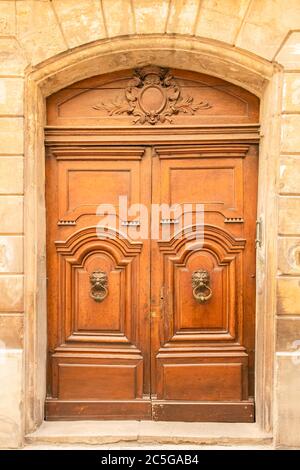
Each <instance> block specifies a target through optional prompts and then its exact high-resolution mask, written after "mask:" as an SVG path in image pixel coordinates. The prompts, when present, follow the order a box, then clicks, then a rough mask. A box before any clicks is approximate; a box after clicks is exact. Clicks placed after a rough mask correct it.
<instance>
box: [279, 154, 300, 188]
mask: <svg viewBox="0 0 300 470" xmlns="http://www.w3.org/2000/svg"><path fill="white" fill-rule="evenodd" d="M279 192H280V194H295V195H296V194H297V195H300V155H286V156H283V157H282V158H281V159H280V173H279Z"/></svg>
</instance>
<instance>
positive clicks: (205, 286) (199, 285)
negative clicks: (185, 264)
mask: <svg viewBox="0 0 300 470" xmlns="http://www.w3.org/2000/svg"><path fill="white" fill-rule="evenodd" d="M192 288H193V296H194V299H196V300H197V302H199V303H201V304H203V303H204V302H207V301H208V300H209V299H210V298H211V296H212V290H211V287H210V275H209V273H208V271H205V270H204V269H198V270H197V271H194V272H193V274H192Z"/></svg>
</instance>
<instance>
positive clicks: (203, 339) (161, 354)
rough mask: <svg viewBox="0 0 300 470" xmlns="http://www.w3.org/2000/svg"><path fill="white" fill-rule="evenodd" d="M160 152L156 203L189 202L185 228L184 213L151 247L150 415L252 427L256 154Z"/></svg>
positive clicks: (215, 148)
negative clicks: (202, 218) (200, 222)
mask: <svg viewBox="0 0 300 470" xmlns="http://www.w3.org/2000/svg"><path fill="white" fill-rule="evenodd" d="M154 155H155V156H154V157H153V176H152V178H153V190H152V194H153V202H154V203H157V204H168V205H173V204H179V205H180V207H181V208H182V209H183V206H184V204H189V206H186V207H185V215H186V212H191V213H192V215H191V218H190V223H189V225H187V224H186V222H183V217H184V216H183V215H181V214H180V213H179V215H178V213H177V215H175V216H173V218H172V217H170V219H169V220H168V219H167V220H164V219H162V221H161V237H160V238H161V240H160V241H155V240H153V241H152V248H151V256H152V280H151V282H152V295H151V300H152V307H151V308H152V311H153V312H154V313H153V314H152V335H151V337H152V398H153V400H154V401H153V417H154V419H157V420H178V421H197V420H199V421H253V420H254V405H253V349H254V344H253V342H254V311H255V308H254V299H255V246H254V239H255V211H256V200H255V194H256V172H257V149H256V147H255V146H249V145H248V144H245V145H228V144H226V145H211V146H205V145H202V146H181V147H180V146H178V147H171V146H169V147H157V148H156V151H155V152H154ZM249 195H251V197H249ZM199 203H202V204H203V210H204V220H203V224H204V225H203V226H201V225H200V226H199V225H197V223H198V221H199V219H197V216H199V214H197V211H198V212H199V211H200V210H201V206H200V207H197V206H196V204H199ZM200 221H201V218H200ZM181 222H182V223H181ZM169 225H171V226H172V228H170V232H169V233H170V236H169V239H168V237H167V238H166V237H163V236H162V231H163V230H165V229H166V226H167V228H168V229H169V227H168V226H169ZM182 227H185V230H184V231H182Z"/></svg>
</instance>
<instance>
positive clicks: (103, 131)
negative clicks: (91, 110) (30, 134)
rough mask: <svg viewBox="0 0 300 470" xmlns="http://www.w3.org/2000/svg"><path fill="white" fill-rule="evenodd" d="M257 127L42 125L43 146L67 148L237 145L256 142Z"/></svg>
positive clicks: (256, 125) (258, 127) (257, 135)
mask: <svg viewBox="0 0 300 470" xmlns="http://www.w3.org/2000/svg"><path fill="white" fill-rule="evenodd" d="M259 129H260V126H259V124H241V125H213V126H212V125H208V126H204V125H203V126H172V129H170V128H169V127H162V126H155V128H152V127H140V128H139V129H138V132H137V130H136V128H132V127H122V128H120V127H119V128H116V127H102V128H99V127H88V126H87V127H63V126H46V127H45V143H46V146H56V145H58V146H61V147H64V146H68V145H75V144H77V145H84V146H91V145H101V144H102V145H116V138H117V139H118V140H117V142H118V144H123V143H124V144H126V143H132V144H135V145H136V144H138V143H140V144H144V143H147V144H149V145H151V144H158V143H160V144H168V143H169V144H170V143H171V142H172V143H177V142H179V143H189V144H197V143H199V142H205V143H208V142H211V143H216V141H217V142H218V143H222V142H228V141H230V142H239V143H248V142H249V143H258V142H259V137H260V134H259Z"/></svg>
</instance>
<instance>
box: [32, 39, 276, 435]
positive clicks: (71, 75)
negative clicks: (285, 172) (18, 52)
mask: <svg viewBox="0 0 300 470" xmlns="http://www.w3.org/2000/svg"><path fill="white" fill-rule="evenodd" d="M156 39H157V43H156V48H155V49H154V48H153V41H154V39H153V38H143V39H142V40H141V39H140V38H139V39H138V40H137V39H136V38H123V39H118V40H116V41H115V42H114V44H113V47H112V46H111V44H110V42H107V41H103V42H100V43H96V44H90V45H87V46H85V47H83V48H80V50H74V51H72V52H67V53H65V54H61V55H59V56H57V57H55V58H54V59H53V60H51V61H50V62H46V63H43V64H41V65H40V66H39V67H37V68H36V69H35V70H32V69H30V70H27V72H26V76H25V84H26V85H25V87H26V93H25V96H26V102H25V135H26V138H25V311H26V315H25V338H24V349H25V352H24V358H25V367H24V382H23V383H24V386H23V390H24V407H25V408H24V413H23V414H24V429H25V433H28V432H30V431H32V430H34V429H36V428H37V427H38V426H39V425H40V424H41V423H42V421H43V416H44V415H43V403H44V398H45V391H46V347H45V345H46V341H45V339H46V337H47V335H46V319H47V312H46V275H45V273H46V270H45V259H46V258H45V227H46V225H45V201H44V184H45V169H44V133H43V126H44V123H45V114H46V113H45V98H46V97H47V96H49V95H50V94H52V93H54V92H56V91H58V90H59V89H62V88H65V87H66V86H68V85H69V84H70V83H74V82H76V81H79V80H82V79H84V78H87V77H90V76H93V75H98V74H99V72H101V73H105V72H107V71H116V70H119V69H122V68H131V67H136V66H141V65H146V64H147V63H156V64H159V65H161V66H164V67H170V66H171V67H177V68H182V67H183V65H184V68H185V69H188V70H191V71H195V72H202V73H206V74H207V75H212V76H218V77H219V78H223V79H225V80H227V81H231V82H232V83H235V84H237V85H239V86H241V87H243V88H245V89H248V90H249V91H250V92H252V93H254V94H256V95H257V96H259V97H260V98H262V101H261V129H262V133H261V137H262V138H261V147H260V158H259V183H258V200H259V202H258V216H259V218H260V219H261V220H262V222H263V231H262V243H261V246H260V247H259V249H258V255H257V309H256V332H257V333H256V350H257V354H256V358H257V360H256V408H257V423H258V424H259V426H260V428H261V429H262V430H263V431H268V432H269V431H270V430H271V429H272V425H273V422H272V420H273V406H272V396H273V383H274V369H273V363H274V319H275V303H276V285H275V281H276V277H275V274H276V253H277V227H276V224H274V220H277V198H276V177H277V167H278V165H277V162H278V159H279V138H280V133H279V132H278V130H279V126H280V116H279V111H280V106H281V101H280V97H281V87H282V72H281V70H280V69H279V67H278V66H276V65H274V64H272V63H270V62H267V61H264V60H262V59H260V58H258V57H255V56H254V57H249V55H248V54H247V53H243V52H242V51H239V50H236V49H234V48H233V49H232V50H230V49H229V48H228V47H226V46H222V45H216V44H214V43H212V44H210V43H208V42H207V41H206V42H204V41H201V40H191V39H189V40H188V41H187V40H186V39H184V38H175V37H172V38H169V37H166V36H161V37H159V38H156ZM156 39H155V40H156ZM170 50H172V54H170ZM141 57H142V59H141ZM271 143H272V145H271ZM270 149H271V150H270ZM266 227H267V229H266Z"/></svg>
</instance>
